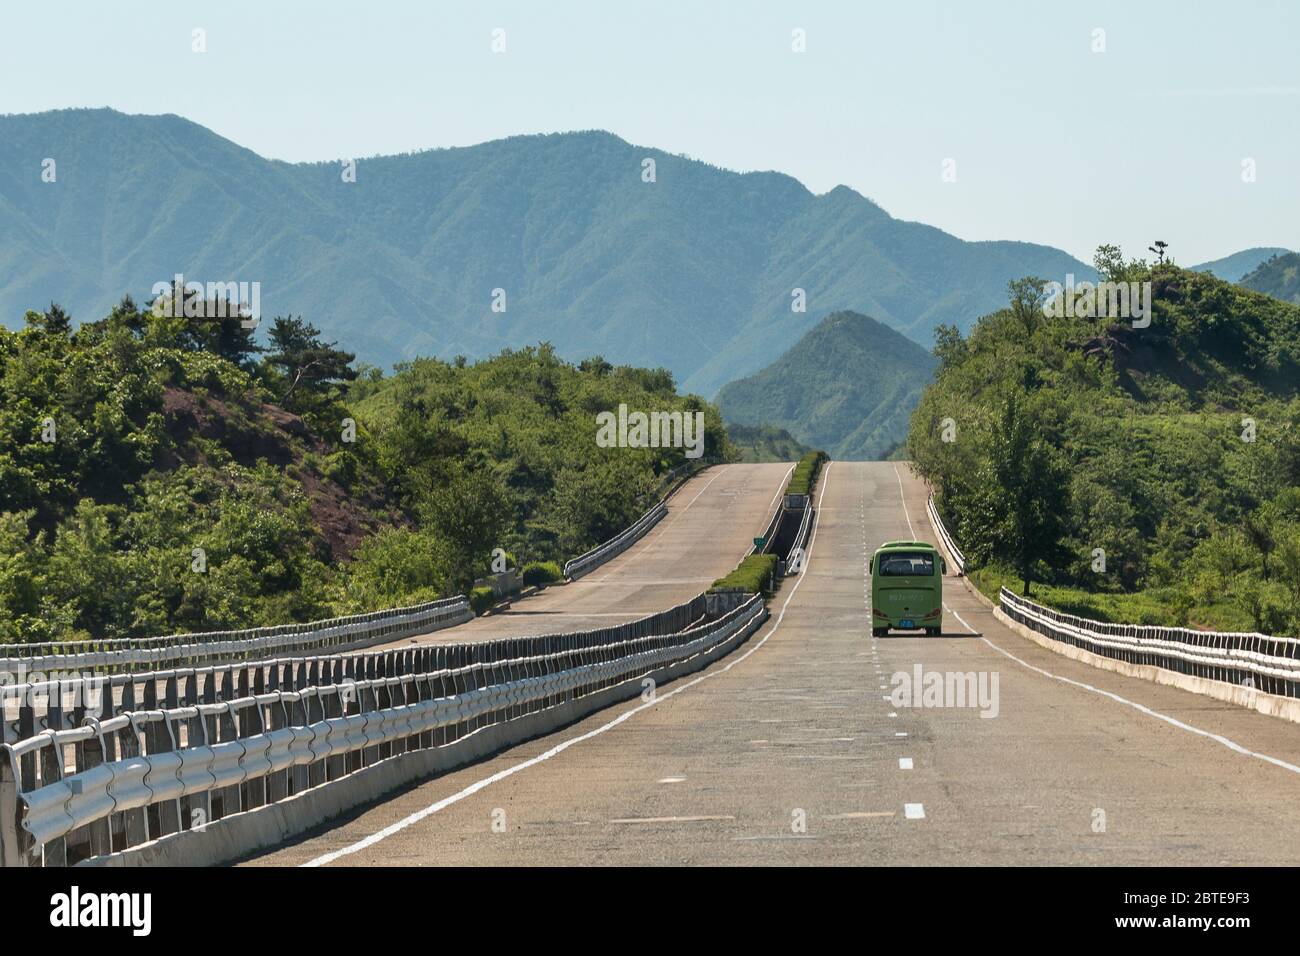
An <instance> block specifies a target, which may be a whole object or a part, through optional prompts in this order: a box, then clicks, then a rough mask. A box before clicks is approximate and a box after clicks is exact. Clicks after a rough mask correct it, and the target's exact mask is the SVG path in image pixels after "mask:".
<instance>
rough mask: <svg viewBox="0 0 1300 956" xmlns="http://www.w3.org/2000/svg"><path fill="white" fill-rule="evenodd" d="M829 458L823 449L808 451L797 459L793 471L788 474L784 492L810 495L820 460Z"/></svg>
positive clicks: (820, 463)
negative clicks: (788, 481)
mask: <svg viewBox="0 0 1300 956" xmlns="http://www.w3.org/2000/svg"><path fill="white" fill-rule="evenodd" d="M828 458H830V456H829V455H827V454H826V452H824V451H810V452H808V454H806V455H804V456H803V457H802V458H800V459H799V464H797V465H795V466H794V472H793V473H792V474H791V475H790V483H789V484H788V485H786V488H785V493H786V494H787V495H810V494H812V489H813V485H814V484H815V483H816V481H817V472H819V471H820V470H821V467H822V462H824V461H826V460H827V459H828Z"/></svg>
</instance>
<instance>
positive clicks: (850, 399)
mask: <svg viewBox="0 0 1300 956" xmlns="http://www.w3.org/2000/svg"><path fill="white" fill-rule="evenodd" d="M936 364H937V362H936V360H935V358H934V356H933V355H931V354H930V353H929V352H927V351H926V350H925V349H923V348H921V346H919V345H917V344H916V343H915V342H913V341H912V340H911V339H908V338H907V337H905V336H903V335H901V334H900V333H898V332H895V331H894V330H893V329H891V328H889V327H888V326H885V325H882V324H881V323H879V322H877V321H876V320H875V319H871V318H868V317H867V316H865V315H860V314H858V313H856V312H849V311H843V312H835V313H832V314H831V315H829V316H827V317H826V318H825V319H823V320H822V321H821V322H819V323H818V324H817V325H816V326H815V327H814V328H813V329H812V330H811V331H810V332H808V334H806V335H805V336H804V337H803V338H801V339H800V340H799V341H798V342H797V343H796V344H795V345H794V347H793V348H791V349H790V350H789V351H788V352H786V353H785V354H784V355H782V356H781V357H780V358H779V359H777V360H776V361H775V362H773V363H772V364H771V365H769V366H767V367H766V368H764V369H762V370H761V371H759V372H756V373H755V374H753V375H751V376H749V377H747V378H743V379H740V380H739V381H735V382H732V383H730V384H729V385H727V386H725V387H724V388H723V389H722V391H720V392H719V393H718V409H719V410H720V411H721V412H722V417H723V419H724V420H725V421H727V422H728V423H729V424H731V423H734V424H736V425H756V424H758V423H760V422H767V423H770V424H772V425H776V426H779V427H782V428H785V429H788V430H789V432H790V434H792V435H793V436H794V437H795V438H797V439H798V440H799V441H801V442H803V443H805V444H808V445H812V446H814V447H816V448H821V449H823V450H824V451H827V452H829V453H830V454H831V457H833V458H852V459H874V458H882V457H885V456H886V455H888V454H889V452H891V451H892V450H893V449H894V448H895V447H896V446H897V445H898V444H899V443H901V442H902V441H903V439H905V438H906V437H907V428H908V420H909V419H910V418H911V415H912V411H913V409H915V408H916V403H917V402H918V401H919V400H920V397H921V392H922V390H923V389H924V388H925V386H926V385H927V384H928V383H929V381H930V377H931V375H933V373H934V367H935V365H936Z"/></svg>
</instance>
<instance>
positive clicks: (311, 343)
mask: <svg viewBox="0 0 1300 956" xmlns="http://www.w3.org/2000/svg"><path fill="white" fill-rule="evenodd" d="M267 338H268V339H269V343H268V345H267V346H266V349H265V351H259V348H258V346H256V345H255V344H254V342H253V340H252V338H251V336H250V335H249V334H248V333H247V332H246V331H245V330H243V329H242V328H240V326H239V324H238V322H232V321H230V320H225V321H220V322H218V321H216V320H206V319H198V320H196V319H170V318H158V317H156V316H154V315H153V314H152V313H151V312H149V311H145V310H141V309H139V308H137V306H136V305H135V303H134V302H132V301H131V300H130V299H129V298H128V299H125V300H123V302H122V303H121V304H120V305H119V306H118V307H117V308H115V309H114V310H113V311H112V313H111V314H110V315H109V316H108V317H106V318H105V319H103V320H100V321H96V322H92V323H87V324H84V325H82V326H80V327H79V328H74V323H73V321H72V319H71V318H70V317H69V316H68V315H67V314H66V313H64V311H63V310H61V309H59V308H58V307H56V306H52V307H50V308H49V309H47V310H46V311H45V312H28V313H27V315H26V319H25V327H24V328H23V329H21V330H19V331H16V332H10V331H6V330H3V329H0V640H2V641H16V640H17V641H35V640H51V639H65V638H73V637H87V636H93V637H121V636H143V635H158V634H164V633H169V632H174V631H187V630H202V629H215V628H229V627H242V626H250V625H260V624H275V623H284V622H288V621H296V620H308V619H312V618H319V617H323V616H327V615H329V614H331V613H335V612H352V611H360V610H373V609H378V608H381V607H387V606H392V605H396V604H401V603H411V602H415V601H420V600H427V599H432V598H435V597H439V596H444V595H448V594H453V593H457V592H460V591H463V590H464V589H465V588H466V587H467V586H468V585H469V584H470V582H471V581H472V580H473V578H474V577H475V576H478V575H481V574H483V573H485V572H487V571H488V569H489V558H490V555H491V552H492V549H493V548H496V547H500V548H504V549H505V550H506V551H507V552H509V554H510V555H511V556H512V558H513V563H514V564H515V565H521V564H522V563H524V562H527V561H532V560H543V559H547V560H549V559H558V560H563V559H564V558H566V557H569V556H572V554H574V553H577V552H580V551H582V550H585V549H586V548H588V547H590V546H592V545H594V544H596V543H598V542H599V541H600V540H603V539H604V538H606V537H608V536H609V535H611V534H612V533H613V532H615V531H617V530H619V529H621V528H623V527H625V526H626V525H627V524H629V523H630V522H631V520H632V519H633V518H634V517H635V516H636V515H638V514H639V513H640V510H641V509H642V507H643V504H644V503H643V502H642V501H641V500H640V497H641V496H642V495H644V494H645V493H646V492H648V491H650V490H651V489H652V488H654V487H655V485H656V484H657V479H658V476H659V475H662V474H663V473H664V472H665V471H667V470H668V469H670V468H672V467H674V466H675V465H677V464H679V463H681V462H682V461H683V457H682V451H681V450H680V449H628V448H598V447H597V446H596V443H595V434H596V425H595V413H596V412H597V411H601V410H608V409H613V408H616V407H617V405H618V404H619V403H620V402H625V403H627V404H628V405H629V406H630V407H633V408H642V409H656V410H670V409H683V410H685V409H692V410H693V409H701V410H703V411H704V412H705V414H706V416H707V423H708V426H707V433H706V442H705V454H706V455H713V456H717V457H726V456H730V455H733V454H734V451H733V450H732V449H731V447H730V445H729V444H728V443H727V439H726V435H725V432H724V431H723V430H722V427H721V422H720V419H719V417H718V415H717V412H716V410H714V409H713V408H712V407H710V406H708V405H707V404H706V403H704V402H702V401H701V400H700V399H697V398H690V397H681V396H679V395H677V393H676V389H675V386H674V383H673V380H672V376H671V375H670V374H668V373H667V372H665V371H663V370H643V369H633V368H615V367H613V366H611V365H609V364H608V363H606V362H604V361H603V360H600V359H592V360H589V361H586V362H584V363H582V365H581V366H574V365H572V364H569V363H566V362H564V361H562V360H560V359H559V358H557V357H556V355H555V354H554V351H553V350H552V349H551V348H550V347H549V346H546V345H543V346H540V347H536V348H527V349H522V350H519V351H516V352H504V353H502V354H500V355H498V356H495V357H494V358H491V359H488V360H484V361H482V362H479V363H477V364H471V363H467V362H465V361H455V362H451V363H442V362H435V361H423V360H422V361H418V362H415V363H414V364H412V365H411V366H410V367H409V368H407V369H405V370H404V371H402V372H401V373H400V374H397V375H395V376H390V377H388V378H385V377H384V376H383V375H382V374H381V373H380V372H379V371H378V370H377V369H373V368H368V369H363V370H362V374H361V375H360V376H359V377H358V375H357V372H356V371H355V370H354V368H353V361H352V360H353V356H352V355H351V353H348V352H345V351H343V350H342V349H340V348H338V347H337V346H336V345H334V344H333V343H330V342H327V341H324V340H323V339H322V338H321V336H320V333H319V332H318V331H317V330H316V329H315V328H314V327H312V326H311V325H310V324H309V323H307V322H305V321H303V320H302V319H300V318H291V317H290V318H278V319H276V320H275V321H274V322H272V323H270V332H269V335H268V336H267Z"/></svg>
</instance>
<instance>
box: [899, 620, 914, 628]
mask: <svg viewBox="0 0 1300 956" xmlns="http://www.w3.org/2000/svg"><path fill="white" fill-rule="evenodd" d="M898 626H899V627H901V628H902V629H903V630H907V629H908V628H909V627H916V622H915V621H913V620H912V619H911V618H910V617H905V618H903V619H902V620H901V621H899V622H898Z"/></svg>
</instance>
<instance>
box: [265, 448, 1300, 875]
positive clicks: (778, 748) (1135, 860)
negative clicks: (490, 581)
mask: <svg viewBox="0 0 1300 956" xmlns="http://www.w3.org/2000/svg"><path fill="white" fill-rule="evenodd" d="M763 467H766V466H763ZM733 470H734V466H733ZM719 474H720V475H723V476H726V475H728V474H729V473H728V472H727V471H726V470H719ZM706 475H707V473H706ZM697 480H698V479H697ZM723 480H724V478H723V477H718V478H716V479H715V481H723ZM726 480H727V481H728V484H726V485H723V486H722V487H720V488H715V489H714V490H716V491H718V492H719V495H718V504H719V506H720V507H719V514H718V515H717V516H716V523H715V527H716V528H717V529H719V530H721V529H725V528H728V527H729V526H730V525H731V524H732V523H733V521H732V519H731V517H729V516H728V513H727V512H726V506H725V504H724V502H723V496H722V494H721V492H722V491H723V489H724V488H730V487H732V486H731V485H730V478H727V479H726ZM736 481H737V482H738V484H737V485H736V488H737V490H738V491H739V489H740V488H741V487H742V485H743V479H742V478H741V477H740V475H739V474H737V475H736ZM817 491H818V495H819V498H820V512H819V517H818V521H817V525H816V529H815V534H814V537H813V540H812V543H811V546H810V560H809V564H808V567H807V570H806V571H805V572H804V574H803V575H802V576H801V577H799V578H794V579H789V580H787V581H786V582H785V583H784V585H783V586H782V588H781V590H780V591H779V592H778V593H777V594H776V595H775V596H774V598H773V600H772V602H771V611H772V618H771V620H770V621H769V622H768V623H767V624H766V625H764V627H763V628H762V629H760V630H759V631H758V633H757V634H756V635H755V636H754V637H752V638H751V639H750V640H749V641H748V642H747V643H746V644H744V645H742V646H741V647H740V648H739V649H738V650H737V651H735V652H733V653H732V654H731V655H729V656H728V657H727V658H724V659H723V660H721V661H719V662H717V663H715V664H713V665H712V666H710V667H709V668H707V669H706V670H704V671H701V672H700V673H698V674H695V675H692V676H690V677H687V678H684V679H682V680H679V681H676V682H674V683H672V684H669V685H665V686H662V687H660V688H658V691H657V696H656V698H655V700H654V701H652V702H643V701H640V700H635V701H631V702H628V703H626V704H622V705H618V706H615V707H612V708H609V709H607V710H604V711H601V712H598V713H596V714H594V715H592V716H590V717H589V718H587V719H585V720H582V721H580V722H578V723H576V724H574V725H572V726H570V727H567V728H564V729H562V730H560V731H558V732H556V733H554V734H552V735H549V736H546V737H544V738H540V739H537V740H533V741H530V742H527V743H524V744H522V745H519V746H516V747H514V748H511V749H509V750H507V751H505V752H503V753H500V754H498V755H496V756H495V757H493V758H490V759H488V760H485V761H483V762H481V763H478V764H475V765H472V766H468V767H465V768H462V769H460V770H458V771H456V772H453V773H450V774H447V775H444V776H441V777H438V778H435V779H432V780H429V781H426V782H424V783H421V784H419V785H417V786H414V787H412V788H410V789H407V790H405V791H403V792H401V793H399V794H397V795H395V796H392V797H390V798H388V799H386V800H383V801H380V802H378V803H376V804H374V805H371V806H369V807H365V808H362V809H360V810H358V811H356V812H354V813H352V814H350V815H349V816H347V817H346V818H343V819H340V820H337V821H334V822H333V823H332V824H330V825H327V826H326V827H323V828H321V829H320V830H318V831H315V832H313V833H310V834H307V835H306V836H305V837H304V838H301V839H299V840H297V841H294V842H291V843H289V844H286V845H284V846H281V847H278V848H275V849H272V850H270V851H268V852H266V853H264V854H262V855H260V856H258V857H257V858H255V859H252V860H248V861H245V862H246V863H248V864H253V865H300V864H312V865H325V864H332V865H367V866H400V865H415V864H420V865H438V864H496V865H530V864H568V865H582V864H709V863H717V864H741V865H745V864H750V865H769V864H814V863H829V864H903V865H908V864H993V865H1001V864H1034V863H1044V864H1085V865H1088V864H1116V865H1118V864H1226V865H1235V864H1262V863H1270V864H1295V863H1297V862H1300V815H1297V814H1296V813H1295V810H1294V808H1295V807H1296V806H1297V805H1300V728H1297V727H1296V725H1294V724H1291V723H1287V722H1285V721H1282V720H1279V719H1276V718H1271V717H1266V716H1263V715H1260V714H1257V713H1255V712H1253V711H1248V710H1245V709H1243V708H1238V707H1235V706H1233V705H1231V704H1227V703H1222V702H1219V701H1215V700H1212V699H1210V698H1206V697H1202V696H1197V695H1193V694H1190V693H1187V692H1185V691H1181V690H1177V689H1174V688H1169V687H1163V686H1159V685H1156V684H1152V683H1148V682H1146V681H1140V680H1136V679H1131V678H1126V677H1123V676H1119V675H1116V674H1112V673H1109V672H1105V671H1101V670H1097V669H1094V668H1091V667H1088V666H1086V665H1084V664H1080V663H1076V662H1073V661H1070V660H1068V659H1066V658H1064V657H1062V656H1060V655H1057V654H1053V653H1051V652H1050V651H1047V650H1044V649H1042V648H1040V647H1038V646H1037V645H1035V644H1033V643H1032V642H1030V641H1028V640H1026V639H1024V638H1022V637H1020V636H1018V635H1016V634H1014V633H1012V632H1011V631H1009V630H1008V629H1007V628H1005V627H1003V626H1002V625H1001V624H1000V623H998V622H997V621H996V619H995V618H994V617H993V614H992V612H991V611H989V610H988V609H987V608H986V607H985V606H984V605H983V604H981V603H980V602H979V601H978V600H977V599H976V598H975V597H974V596H973V595H972V594H970V593H969V592H968V591H967V585H966V584H965V583H964V582H962V581H960V580H958V579H949V580H948V581H946V582H945V585H946V588H945V596H946V604H947V611H946V613H945V621H944V624H945V632H944V636H942V637H938V638H925V637H919V636H903V635H891V636H888V637H883V638H879V639H876V638H873V637H871V634H870V628H869V620H868V617H867V613H868V607H869V599H870V594H869V588H870V577H869V575H868V574H867V567H866V562H867V559H868V558H869V557H870V555H871V553H872V551H873V550H874V549H875V548H876V547H877V546H878V545H879V544H881V543H882V542H883V541H885V540H890V539H898V538H919V539H923V540H930V541H934V540H936V539H935V535H934V533H933V530H932V529H931V528H930V526H929V524H928V521H927V519H926V516H925V507H924V504H925V488H924V486H923V485H922V484H921V483H920V482H919V481H918V480H916V479H915V478H914V477H913V476H912V475H911V473H910V472H909V471H908V469H907V466H906V465H905V464H897V465H896V464H894V463H892V462H836V463H833V464H831V465H830V466H829V467H828V468H827V469H826V470H825V471H824V472H823V476H822V478H821V480H820V481H819V485H818V490H817ZM678 497H679V500H680V499H681V495H680V494H679V496H678ZM740 499H743V495H732V496H730V497H729V498H728V499H727V500H728V501H735V500H740ZM690 500H691V499H689V498H687V499H686V501H690ZM696 500H697V504H695V505H693V506H692V507H695V508H699V507H700V504H701V503H704V502H705V501H708V500H712V499H707V498H706V497H705V495H704V493H703V492H702V493H701V494H700V496H699V498H698V499H696ZM708 507H709V508H711V507H712V506H711V505H709V506H708ZM759 510H761V509H759ZM746 514H747V515H749V517H753V518H754V519H755V520H752V521H748V522H746V521H736V522H734V523H735V524H743V525H745V527H744V529H743V531H744V533H743V534H740V533H738V532H737V533H736V541H735V542H732V543H731V544H729V545H728V547H732V545H733V544H739V543H741V539H747V538H748V537H750V536H752V533H756V532H753V531H752V529H751V527H749V525H752V524H755V523H760V524H761V520H762V519H761V518H757V517H756V515H757V511H755V512H753V513H752V514H751V513H749V512H746ZM669 520H671V516H670V519H669ZM710 522H711V523H714V516H711V517H710ZM685 524H686V522H683V525H685ZM673 534H674V532H673V530H672V525H667V526H666V527H665V528H664V531H663V534H662V538H661V540H659V541H658V543H656V533H652V535H651V536H650V537H649V538H648V539H647V540H646V541H645V542H643V543H642V545H641V546H639V547H642V548H644V549H645V550H646V551H648V552H652V551H653V549H654V548H655V547H661V548H663V549H665V551H667V550H668V541H671V540H672V537H671V536H672V535H673ZM664 539H666V540H664ZM685 544H686V545H687V546H688V548H689V546H690V544H691V543H690V542H689V541H686V542H685ZM715 544H717V542H716V541H713V540H711V539H709V538H701V539H700V541H699V545H700V546H701V547H703V548H712V547H714V546H715ZM719 547H720V545H719ZM737 550H738V549H737ZM628 558H629V555H624V556H623V557H622V558H621V559H620V560H621V561H624V562H626V563H627V564H628V565H629V566H633V565H635V568H636V570H635V573H632V572H631V571H630V570H629V571H625V572H623V576H622V577H615V575H616V574H617V569H616V568H615V567H614V565H610V566H609V571H608V572H605V573H604V574H602V572H597V573H595V574H594V575H592V580H591V583H592V584H593V585H594V584H600V583H602V582H601V581H600V579H601V578H602V577H609V578H610V579H612V580H606V581H604V582H603V585H604V586H605V587H609V586H610V584H611V583H613V584H615V585H616V586H615V587H613V588H611V589H610V593H609V594H608V596H606V597H604V598H601V597H599V596H598V595H596V594H594V593H593V595H592V596H591V597H590V598H586V599H584V601H585V602H586V603H587V604H588V606H589V607H591V608H592V609H593V612H594V611H595V609H596V608H597V607H602V608H605V609H613V608H619V609H623V608H627V609H629V610H630V609H631V608H630V607H629V606H628V604H627V603H626V602H628V601H631V600H635V601H638V602H644V601H651V600H653V601H657V602H658V603H657V604H655V605H654V606H653V607H652V606H651V605H650V604H648V603H638V604H637V605H636V609H637V610H652V609H657V608H658V607H659V606H667V605H668V604H669V603H672V602H673V601H674V600H676V599H677V597H676V596H674V595H678V594H680V595H681V596H686V595H687V594H688V593H694V591H698V590H699V585H700V584H701V583H707V582H702V578H703V577H704V575H696V574H695V573H693V572H691V573H686V572H683V571H682V570H681V569H680V568H676V569H675V570H674V571H673V572H672V576H671V577H670V578H669V580H670V581H671V580H676V579H677V578H683V579H686V578H690V579H691V583H690V584H689V585H688V584H686V583H683V584H682V585H680V587H681V590H680V591H676V590H673V589H674V588H676V587H678V585H675V584H668V583H666V582H662V581H661V582H656V580H655V578H654V574H653V573H652V571H651V564H650V562H648V561H646V562H637V561H636V560H632V561H628ZM733 560H734V559H733ZM662 573H664V574H667V573H668V572H667V569H666V568H665V569H664V570H663V572H662ZM583 586H584V585H583V584H582V583H580V584H578V585H573V586H571V587H570V588H567V589H565V588H561V589H556V591H555V592H554V595H555V600H556V601H557V602H560V601H561V600H562V599H563V598H564V597H565V594H566V592H567V593H568V594H569V595H573V594H577V593H578V591H577V589H578V588H581V587H583ZM548 597H550V595H548ZM601 602H603V603H601ZM557 609H558V603H557ZM607 612H608V610H606V611H601V612H599V613H607ZM534 620H540V618H535V619H534ZM546 620H547V621H548V623H549V622H550V621H568V620H570V618H569V617H568V616H567V615H558V614H557V615H556V616H555V617H553V618H551V617H548V618H547V619H546ZM562 626H567V625H562ZM465 631H466V628H456V629H453V631H451V632H449V633H451V634H456V633H464V632H465ZM918 664H919V665H921V667H922V668H923V671H925V672H944V673H947V672H962V673H967V672H969V673H973V674H975V675H977V676H979V675H983V679H984V680H985V682H986V686H987V687H988V688H989V689H990V691H991V690H992V688H993V687H994V684H993V679H994V677H995V676H996V681H997V683H996V688H997V694H996V698H992V699H990V700H989V701H988V702H986V703H987V704H988V706H986V707H984V708H983V710H984V712H986V713H989V714H990V716H988V717H982V716H981V709H980V708H977V707H953V706H948V707H923V708H909V707H900V706H895V705H894V703H893V702H892V701H891V700H889V699H888V695H889V693H890V690H891V687H892V685H891V679H892V675H894V674H895V673H907V674H911V673H912V672H913V668H914V667H915V666H916V665H918Z"/></svg>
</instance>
